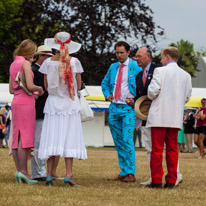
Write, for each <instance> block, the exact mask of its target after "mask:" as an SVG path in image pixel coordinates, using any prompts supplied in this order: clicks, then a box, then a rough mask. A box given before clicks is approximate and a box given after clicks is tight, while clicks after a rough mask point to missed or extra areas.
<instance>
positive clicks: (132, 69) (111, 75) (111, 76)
mask: <svg viewBox="0 0 206 206" xmlns="http://www.w3.org/2000/svg"><path fill="white" fill-rule="evenodd" d="M119 64H120V62H116V63H114V64H111V66H110V68H109V70H108V71H107V74H106V75H105V77H104V79H103V80H102V83H101V86H102V92H103V94H104V97H105V99H106V100H107V97H108V96H110V95H111V94H113V90H114V84H115V78H116V75H117V71H118V69H119ZM140 71H142V68H141V67H139V66H138V65H137V62H136V61H134V60H132V59H130V58H129V66H128V87H129V91H130V92H131V93H132V94H133V95H134V96H136V81H135V79H136V76H137V74H138V73H139V72H140Z"/></svg>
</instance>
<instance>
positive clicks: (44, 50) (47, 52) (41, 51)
mask: <svg viewBox="0 0 206 206" xmlns="http://www.w3.org/2000/svg"><path fill="white" fill-rule="evenodd" d="M41 54H43V55H48V56H53V54H52V50H51V49H50V48H46V47H45V46H44V45H41V46H39V47H38V48H37V52H36V53H35V54H34V55H36V56H37V55H41Z"/></svg>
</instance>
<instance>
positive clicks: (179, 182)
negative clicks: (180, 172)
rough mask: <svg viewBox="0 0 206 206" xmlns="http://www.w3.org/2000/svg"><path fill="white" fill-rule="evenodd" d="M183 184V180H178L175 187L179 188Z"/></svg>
mask: <svg viewBox="0 0 206 206" xmlns="http://www.w3.org/2000/svg"><path fill="white" fill-rule="evenodd" d="M182 182H183V180H182V179H177V180H176V183H175V187H177V186H178V185H179V184H181V183H182Z"/></svg>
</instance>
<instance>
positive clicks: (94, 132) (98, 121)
mask: <svg viewBox="0 0 206 206" xmlns="http://www.w3.org/2000/svg"><path fill="white" fill-rule="evenodd" d="M83 94H84V96H87V95H89V96H95V95H98V96H99V95H100V96H101V95H103V94H102V91H101V86H86V90H83ZM192 96H193V97H205V98H206V89H205V88H193V89H192ZM12 98H13V95H11V94H9V85H8V84H0V106H3V105H5V104H9V105H11V101H12ZM87 101H88V100H87ZM88 103H89V105H90V107H91V108H92V110H93V111H94V119H93V120H92V121H88V122H83V123H82V127H83V133H84V138H85V143H86V145H87V146H94V147H103V146H113V145H114V143H113V139H112V136H111V133H110V130H109V127H108V121H107V117H108V108H109V104H110V103H109V102H106V101H93V100H89V101H88ZM136 146H138V141H137V143H136ZM143 146H144V144H143Z"/></svg>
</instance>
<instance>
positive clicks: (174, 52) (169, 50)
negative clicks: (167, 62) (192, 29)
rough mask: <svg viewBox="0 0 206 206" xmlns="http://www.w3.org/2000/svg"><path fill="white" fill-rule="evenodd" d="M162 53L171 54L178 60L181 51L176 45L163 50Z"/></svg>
mask: <svg viewBox="0 0 206 206" xmlns="http://www.w3.org/2000/svg"><path fill="white" fill-rule="evenodd" d="M162 53H163V54H164V55H165V56H166V55H169V56H170V57H171V58H172V59H173V60H174V61H176V62H177V61H178V58H179V51H178V49H177V48H176V47H173V46H170V47H167V48H165V49H163V50H162Z"/></svg>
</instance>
